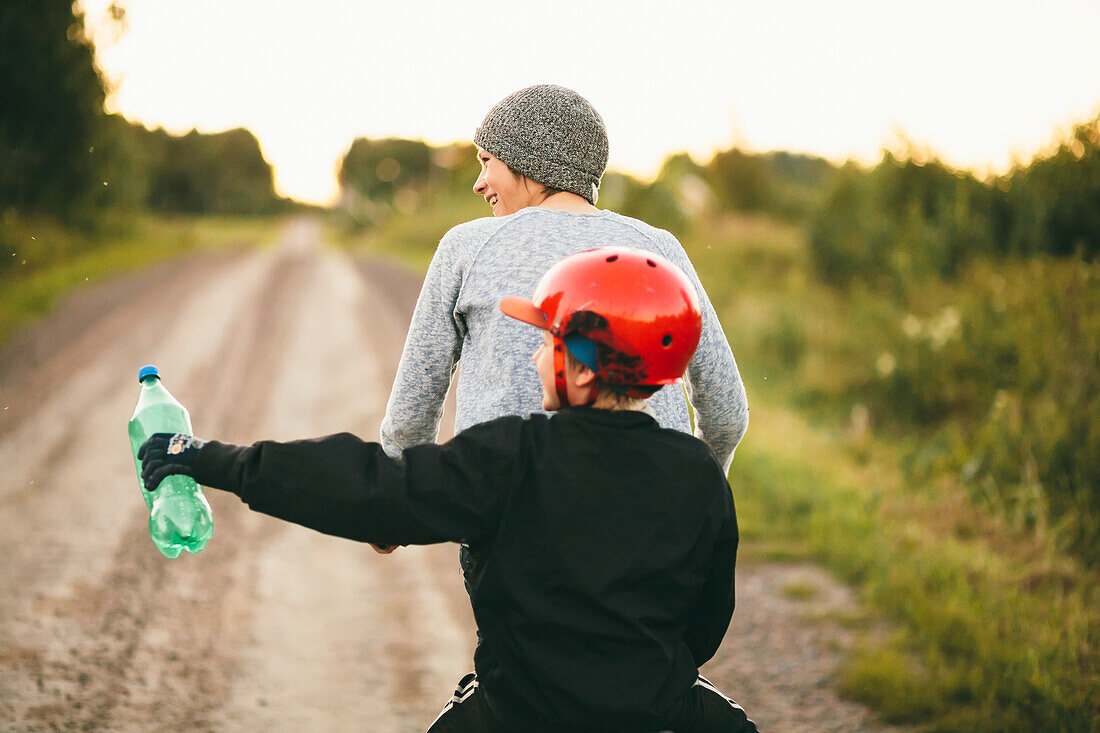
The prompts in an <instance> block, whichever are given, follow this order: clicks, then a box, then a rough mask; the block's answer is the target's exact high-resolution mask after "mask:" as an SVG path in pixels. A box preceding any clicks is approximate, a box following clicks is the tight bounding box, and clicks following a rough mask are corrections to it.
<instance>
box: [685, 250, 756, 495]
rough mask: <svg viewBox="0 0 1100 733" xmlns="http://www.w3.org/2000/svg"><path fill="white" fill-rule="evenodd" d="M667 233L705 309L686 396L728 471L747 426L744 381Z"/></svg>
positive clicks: (702, 434) (700, 434) (698, 433)
mask: <svg viewBox="0 0 1100 733" xmlns="http://www.w3.org/2000/svg"><path fill="white" fill-rule="evenodd" d="M668 239H669V241H668V242H665V243H664V245H665V247H664V248H665V250H666V252H667V255H666V256H667V257H668V259H669V260H670V261H672V262H673V263H674V264H676V265H677V266H678V267H680V268H681V269H682V270H683V271H684V273H685V274H686V275H687V276H688V278H689V279H691V281H692V282H693V283H694V284H695V288H696V290H697V292H698V294H699V304H700V306H701V307H702V311H703V332H702V334H701V335H700V338H699V346H698V348H697V349H696V350H695V355H694V356H693V357H692V359H691V363H690V364H688V368H687V373H685V374H684V387H685V389H686V391H687V397H688V401H689V402H691V406H692V408H693V409H694V412H695V437H696V438H699V439H700V440H702V441H703V442H704V443H706V444H707V445H709V446H710V448H711V450H713V451H714V455H715V456H716V457H717V458H718V463H719V464H720V465H721V466H722V468H723V470H724V472H725V473H726V474H728V473H729V470H730V465H731V464H732V463H733V453H734V450H735V449H736V448H737V444H738V443H739V442H741V438H742V437H743V436H744V435H745V431H746V430H747V429H748V426H749V403H748V398H747V397H746V395H745V385H744V383H743V382H742V381H741V373H740V371H738V369H737V362H736V361H735V360H734V358H733V351H732V349H730V345H729V341H727V340H726V334H725V332H724V331H723V330H722V324H721V323H720V322H719V321H718V314H717V313H716V312H715V310H714V306H713V305H712V304H711V302H710V298H709V297H708V296H707V293H706V291H705V290H704V289H703V284H702V283H701V282H700V281H699V276H698V274H696V272H695V268H694V266H692V264H691V261H690V260H689V259H688V257H687V254H686V253H685V252H684V249H683V247H682V246H680V243H679V242H678V241H676V238H675V237H673V236H672V235H671V234H669V235H668Z"/></svg>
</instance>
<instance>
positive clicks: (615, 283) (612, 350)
mask: <svg viewBox="0 0 1100 733" xmlns="http://www.w3.org/2000/svg"><path fill="white" fill-rule="evenodd" d="M500 309H501V311H503V312H504V313H505V314H506V315H509V316H511V317H513V318H516V319H518V320H521V321H523V322H525V323H530V324H531V325H533V326H537V327H539V328H541V329H544V330H547V331H549V332H550V333H551V334H552V335H553V336H554V339H555V341H554V346H555V349H557V350H559V351H560V349H559V347H561V345H562V344H561V339H563V338H566V337H567V336H570V335H571V334H579V335H582V336H586V337H588V338H589V339H591V340H592V341H595V342H596V343H598V344H602V345H603V347H604V348H601V349H599V352H600V358H599V363H598V368H597V369H596V370H595V371H596V377H597V379H599V380H600V381H602V382H604V383H605V384H610V385H619V386H623V387H636V386H655V387H659V386H662V385H666V384H678V383H679V382H680V381H681V378H682V377H683V374H684V371H685V370H686V369H687V366H688V362H690V361H691V357H692V355H693V354H694V353H695V347H696V346H698V344H699V335H700V333H701V331H702V324H703V319H702V315H701V313H700V309H699V297H698V295H697V294H696V292H695V288H694V287H693V286H692V284H691V281H690V280H688V278H687V276H686V275H684V273H683V272H681V271H680V270H679V269H678V268H677V267H676V266H675V265H673V264H672V263H671V262H669V261H668V260H666V259H665V258H663V257H661V256H660V255H656V254H653V253H652V252H646V251H644V250H637V249H628V248H624V247H609V248H604V249H593V250H588V251H587V252H579V253H577V254H574V255H570V256H569V257H566V258H565V259H563V260H561V261H560V262H558V263H557V264H556V265H554V266H553V267H551V268H550V269H549V270H547V271H546V274H545V275H543V276H542V279H541V280H539V283H538V285H537V286H536V287H535V294H534V295H533V296H532V298H531V300H530V301H527V300H524V299H522V298H505V299H504V300H502V301H500ZM558 371H561V369H560V367H558V366H557V365H555V372H558ZM563 379H564V376H563V375H562V376H560V377H559V390H558V391H559V394H560V393H561V391H562V389H561V388H562V387H563V386H564V382H563V381H562V380H563ZM651 392H652V390H646V389H641V390H635V391H634V392H633V393H632V392H631V391H630V390H627V391H626V394H627V395H628V396H634V397H643V396H648V395H649V394H651ZM563 404H566V403H565V402H563Z"/></svg>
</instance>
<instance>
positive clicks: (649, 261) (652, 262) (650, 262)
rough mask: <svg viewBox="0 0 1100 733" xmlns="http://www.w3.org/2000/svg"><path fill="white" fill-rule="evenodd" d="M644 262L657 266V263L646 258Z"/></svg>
mask: <svg viewBox="0 0 1100 733" xmlns="http://www.w3.org/2000/svg"><path fill="white" fill-rule="evenodd" d="M645 263H646V264H647V265H649V266H650V267H656V266H657V263H656V262H654V261H653V260H646V261H645Z"/></svg>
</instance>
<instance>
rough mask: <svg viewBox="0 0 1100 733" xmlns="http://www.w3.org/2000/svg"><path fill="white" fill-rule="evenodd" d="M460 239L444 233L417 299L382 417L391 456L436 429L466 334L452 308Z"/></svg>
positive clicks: (458, 287)
mask: <svg viewBox="0 0 1100 733" xmlns="http://www.w3.org/2000/svg"><path fill="white" fill-rule="evenodd" d="M460 240H461V236H460V235H459V234H457V233H456V232H455V230H451V231H450V232H448V233H447V234H446V235H444V237H443V239H442V240H441V241H440V243H439V247H438V248H437V249H436V251H435V255H434V256H433V257H432V262H431V265H429V267H428V274H427V275H426V276H425V278H424V285H423V287H422V288H421V290H420V297H419V298H417V301H416V309H415V310H414V311H413V317H412V321H411V323H410V324H409V333H408V335H407V336H406V338H405V347H404V349H403V351H402V352H401V361H400V363H399V364H398V366H397V376H396V377H395V378H394V382H393V389H392V390H391V391H390V397H389V401H388V402H387V403H386V414H385V417H383V419H382V428H381V443H382V447H383V449H384V450H385V451H386V453H387V454H388V455H390V456H392V457H399V456H400V455H401V451H402V450H404V449H405V448H408V447H410V446H413V445H420V444H422V443H432V442H435V439H436V436H437V435H438V433H439V421H440V419H441V418H442V416H443V401H444V399H445V398H446V396H447V389H448V387H450V384H451V377H452V376H453V375H454V371H455V368H456V366H457V364H458V360H459V357H460V356H461V354H462V341H463V339H464V338H465V337H466V329H465V324H464V323H463V322H462V320H461V318H460V317H459V316H458V315H457V313H456V312H455V306H456V304H457V302H458V296H459V292H460V290H461V287H462V277H463V272H462V269H463V268H462V264H461V261H460V257H459V254H458V250H459V249H460V244H461V242H460Z"/></svg>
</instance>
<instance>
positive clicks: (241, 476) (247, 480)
mask: <svg viewBox="0 0 1100 733" xmlns="http://www.w3.org/2000/svg"><path fill="white" fill-rule="evenodd" d="M508 420H518V418H510V419H502V420H500V421H495V422H497V423H504V422H507V421H508ZM509 429H510V431H511V434H510V433H509ZM519 432H520V429H519V426H518V425H511V426H501V425H494V424H493V423H486V424H485V425H483V426H475V428H471V430H469V431H465V432H464V433H462V434H460V435H459V436H456V437H455V438H454V439H453V440H451V441H449V442H448V443H446V444H444V445H435V444H428V445H422V446H418V447H415V448H411V449H409V450H407V451H405V454H404V457H403V458H404V460H397V459H394V458H390V457H389V456H387V455H386V453H385V452H384V451H383V450H382V446H381V445H380V444H378V443H367V442H364V441H362V440H360V439H359V438H357V437H355V436H354V435H351V434H348V433H340V434H337V435H331V436H328V437H325V438H317V439H313V440H299V441H293V442H289V443H276V442H272V441H264V442H259V443H255V444H253V445H251V446H247V447H246V446H234V445H227V444H224V443H218V442H217V441H209V442H208V443H207V444H206V445H205V446H204V447H203V448H202V450H201V451H200V452H199V455H198V456H197V457H196V459H195V464H194V471H195V479H196V480H197V481H199V483H202V484H203V485H206V486H211V487H213V488H217V489H223V490H226V491H230V492H232V493H234V494H237V495H238V496H239V497H240V498H241V499H242V500H243V501H244V502H245V503H246V504H248V506H249V507H250V508H251V509H253V510H254V511H258V512H262V513H264V514H269V515H271V516H273V517H277V518H279V519H284V520H286V521H288V522H293V523H295V524H300V525H302V526H304V527H309V528H310V529H315V530H317V531H318V532H324V533H325V534H331V535H336V536H339V537H346V538H348V539H352V540H358V541H360V542H372V543H374V544H378V545H398V544H431V543H436V542H473V541H477V540H478V539H480V538H482V537H484V536H485V535H486V534H487V533H489V532H491V531H493V529H494V528H495V526H496V522H497V516H498V515H499V505H500V502H501V501H502V495H503V493H502V492H504V491H505V490H506V487H507V483H508V481H510V480H511V479H510V476H511V475H512V465H513V461H512V457H511V455H512V453H511V452H512V451H513V450H516V451H518V449H514V447H513V444H514V443H515V442H516V438H515V437H511V435H514V434H518V433H519Z"/></svg>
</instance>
